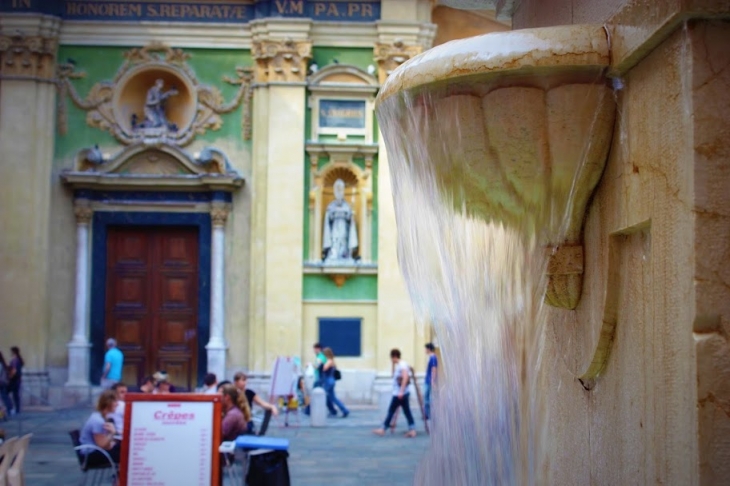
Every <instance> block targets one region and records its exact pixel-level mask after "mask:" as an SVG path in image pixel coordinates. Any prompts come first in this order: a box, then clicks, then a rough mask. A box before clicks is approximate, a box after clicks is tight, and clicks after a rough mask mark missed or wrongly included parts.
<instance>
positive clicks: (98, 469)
mask: <svg viewBox="0 0 730 486" xmlns="http://www.w3.org/2000/svg"><path fill="white" fill-rule="evenodd" d="M68 434H69V435H70V436H71V442H72V443H73V446H74V451H76V458H77V459H78V460H79V466H81V471H82V472H83V473H84V485H86V483H87V482H88V480H89V476H91V484H92V486H93V485H96V484H104V483H105V482H107V483H111V484H116V479H117V473H118V471H117V465H116V464H115V463H114V460H113V459H112V457H111V456H110V455H109V453H108V452H107V451H105V450H104V449H102V448H101V447H99V446H96V445H90V444H81V432H80V431H79V430H78V429H76V430H72V431H71V432H69V433H68ZM83 451H88V452H92V451H99V452H101V453H102V454H104V457H106V458H107V462H108V464H106V463H105V464H99V465H95V466H89V465H88V464H87V459H88V456H87V455H86V454H84V453H83ZM110 471H111V476H110V477H109V478H108V480H107V481H105V479H104V478H105V477H106V475H107V474H109V472H110ZM0 486H2V485H0Z"/></svg>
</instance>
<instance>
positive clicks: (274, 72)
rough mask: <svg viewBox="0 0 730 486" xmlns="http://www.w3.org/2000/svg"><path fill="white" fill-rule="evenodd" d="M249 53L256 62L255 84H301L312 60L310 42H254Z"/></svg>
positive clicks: (289, 40) (289, 39) (269, 40)
mask: <svg viewBox="0 0 730 486" xmlns="http://www.w3.org/2000/svg"><path fill="white" fill-rule="evenodd" d="M251 53H252V55H253V58H254V59H255V60H256V70H255V80H256V82H257V83H269V82H283V83H303V82H305V81H306V77H307V64H308V63H309V60H310V59H311V58H312V41H310V40H293V39H291V38H287V39H283V40H271V39H267V40H260V41H254V43H253V46H252V49H251Z"/></svg>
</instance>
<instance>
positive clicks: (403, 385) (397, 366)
mask: <svg viewBox="0 0 730 486" xmlns="http://www.w3.org/2000/svg"><path fill="white" fill-rule="evenodd" d="M390 360H391V362H392V363H393V398H391V400H390V407H388V415H387V416H386V417H385V422H383V427H382V428H380V429H375V430H373V433H374V434H376V435H385V431H386V430H388V427H390V423H391V421H392V420H393V415H395V411H396V410H398V407H401V408H402V409H403V415H405V416H406V420H407V421H408V432H406V437H415V436H416V423H415V421H414V420H413V415H412V414H411V406H410V403H409V401H408V400H409V398H410V395H409V393H408V382H409V381H410V372H409V371H410V368H409V367H408V363H406V362H405V361H404V360H402V359H401V357H400V350H399V349H392V350H391V351H390Z"/></svg>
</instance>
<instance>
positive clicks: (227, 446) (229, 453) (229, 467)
mask: <svg viewBox="0 0 730 486" xmlns="http://www.w3.org/2000/svg"><path fill="white" fill-rule="evenodd" d="M269 422H271V410H267V411H266V413H264V419H263V421H262V422H261V426H260V427H259V429H258V430H257V431H256V435H257V436H259V437H260V436H263V435H265V434H266V431H267V430H268V429H269ZM218 452H220V453H221V458H222V459H223V461H222V462H221V475H222V476H224V477H226V476H227V477H228V479H229V480H230V484H235V485H238V484H241V478H242V476H241V475H240V474H239V469H243V471H242V473H243V474H246V471H245V468H246V465H247V461H246V459H247V457H243V458H241V457H240V456H239V459H242V460H241V461H240V462H241V466H240V468H239V467H238V465H237V463H236V462H237V461H236V442H235V441H230V442H223V443H221V445H220V447H219V448H218ZM244 456H245V455H244Z"/></svg>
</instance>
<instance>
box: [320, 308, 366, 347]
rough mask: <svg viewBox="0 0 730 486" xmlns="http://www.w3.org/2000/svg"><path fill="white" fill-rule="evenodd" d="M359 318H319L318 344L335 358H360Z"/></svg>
mask: <svg viewBox="0 0 730 486" xmlns="http://www.w3.org/2000/svg"><path fill="white" fill-rule="evenodd" d="M361 328H362V318H361V317H320V318H319V342H320V343H321V344H322V346H323V347H325V348H327V347H329V348H332V351H334V353H335V356H360V354H361V353H362V351H361V343H362V340H361Z"/></svg>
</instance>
